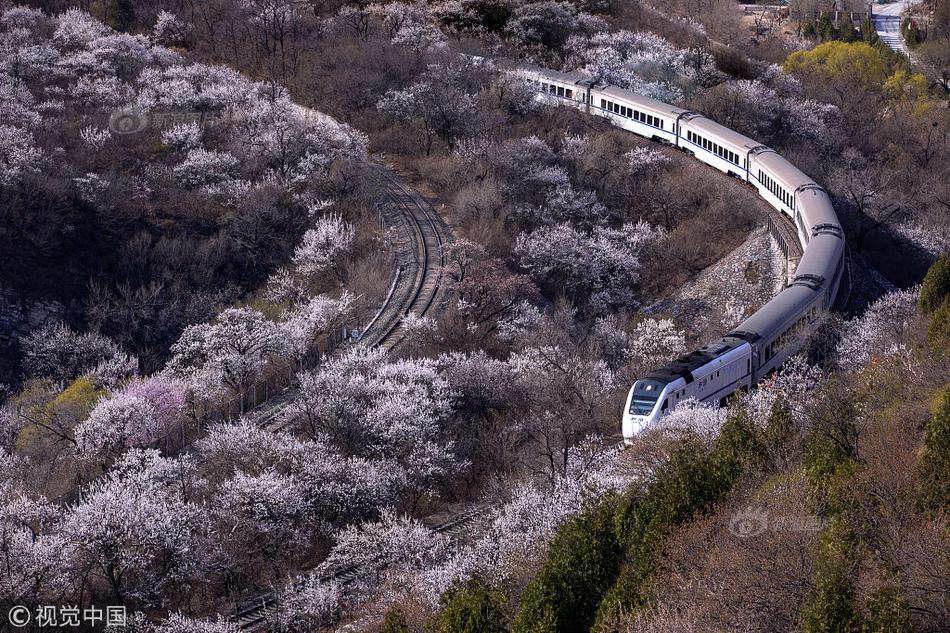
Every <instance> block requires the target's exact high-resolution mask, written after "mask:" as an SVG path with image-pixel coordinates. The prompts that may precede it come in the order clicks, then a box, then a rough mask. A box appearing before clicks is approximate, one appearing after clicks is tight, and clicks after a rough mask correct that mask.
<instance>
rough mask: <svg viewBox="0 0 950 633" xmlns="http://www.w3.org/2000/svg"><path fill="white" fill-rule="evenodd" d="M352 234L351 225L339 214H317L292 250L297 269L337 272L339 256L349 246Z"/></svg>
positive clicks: (301, 270) (315, 271) (310, 272)
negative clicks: (319, 215)
mask: <svg viewBox="0 0 950 633" xmlns="http://www.w3.org/2000/svg"><path fill="white" fill-rule="evenodd" d="M354 236H355V232H354V229H353V225H352V224H349V223H348V222H344V221H343V219H342V218H341V217H340V216H339V215H334V214H329V215H325V216H323V217H322V218H319V219H318V220H317V221H316V223H315V224H314V226H313V228H311V229H308V230H307V232H306V233H304V236H303V239H302V240H301V241H300V244H299V245H298V246H297V248H296V249H295V250H294V257H293V262H294V266H295V268H296V270H297V271H298V272H299V273H301V274H302V275H306V276H314V275H318V274H320V273H323V272H326V271H331V270H332V271H334V272H336V274H337V275H339V274H340V270H341V269H340V263H339V259H340V258H341V257H342V256H343V255H345V254H346V253H347V252H349V250H350V248H352V246H353V238H354Z"/></svg>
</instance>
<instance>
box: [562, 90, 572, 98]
mask: <svg viewBox="0 0 950 633" xmlns="http://www.w3.org/2000/svg"><path fill="white" fill-rule="evenodd" d="M564 96H565V97H568V98H570V99H573V98H574V91H573V90H569V89H568V90H565V91H564Z"/></svg>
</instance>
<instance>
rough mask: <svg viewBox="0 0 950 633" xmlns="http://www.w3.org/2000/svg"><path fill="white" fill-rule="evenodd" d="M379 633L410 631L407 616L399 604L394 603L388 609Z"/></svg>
mask: <svg viewBox="0 0 950 633" xmlns="http://www.w3.org/2000/svg"><path fill="white" fill-rule="evenodd" d="M379 633H409V625H407V624H406V616H405V615H404V614H403V612H402V609H400V608H399V607H398V606H397V605H395V604H394V605H393V606H391V607H389V609H387V610H386V616H385V617H384V618H383V623H382V625H381V626H380V627H379Z"/></svg>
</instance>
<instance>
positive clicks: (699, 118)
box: [682, 114, 765, 152]
mask: <svg viewBox="0 0 950 633" xmlns="http://www.w3.org/2000/svg"><path fill="white" fill-rule="evenodd" d="M682 125H683V127H686V128H691V129H693V130H694V131H696V132H700V133H702V132H705V133H706V134H708V135H709V136H711V137H714V139H715V141H716V142H719V141H723V142H725V143H730V144H732V145H733V146H734V147H735V148H736V149H738V150H739V151H740V152H741V151H742V150H750V149H753V148H755V147H765V146H764V145H762V143H759V142H758V141H754V140H752V139H751V138H749V137H748V136H745V135H743V134H739V133H738V132H733V131H732V130H730V129H729V128H727V127H726V126H724V125H721V124H719V123H716V122H715V121H713V120H712V119H709V118H706V117H704V116H703V115H701V114H693V115H691V116H689V117H687V118H685V119H684V121H683V122H682Z"/></svg>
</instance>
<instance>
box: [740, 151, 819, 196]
mask: <svg viewBox="0 0 950 633" xmlns="http://www.w3.org/2000/svg"><path fill="white" fill-rule="evenodd" d="M755 162H756V164H757V165H759V166H760V167H761V168H762V169H763V170H765V171H766V172H768V174H769V176H771V177H772V178H773V179H775V180H776V181H778V182H779V183H780V184H783V185H785V186H786V187H787V188H788V189H789V190H791V191H795V190H796V189H798V188H799V187H801V186H803V185H810V184H814V183H815V181H814V179H812V178H811V177H809V176H807V175H805V174H804V173H803V172H802V171H801V170H800V169H799V168H798V167H796V166H795V165H793V164H791V163H790V162H788V161H787V160H785V159H784V158H783V157H782V155H781V154H778V153H776V152H774V151H773V152H764V153H762V154H757V155H756V157H755Z"/></svg>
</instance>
